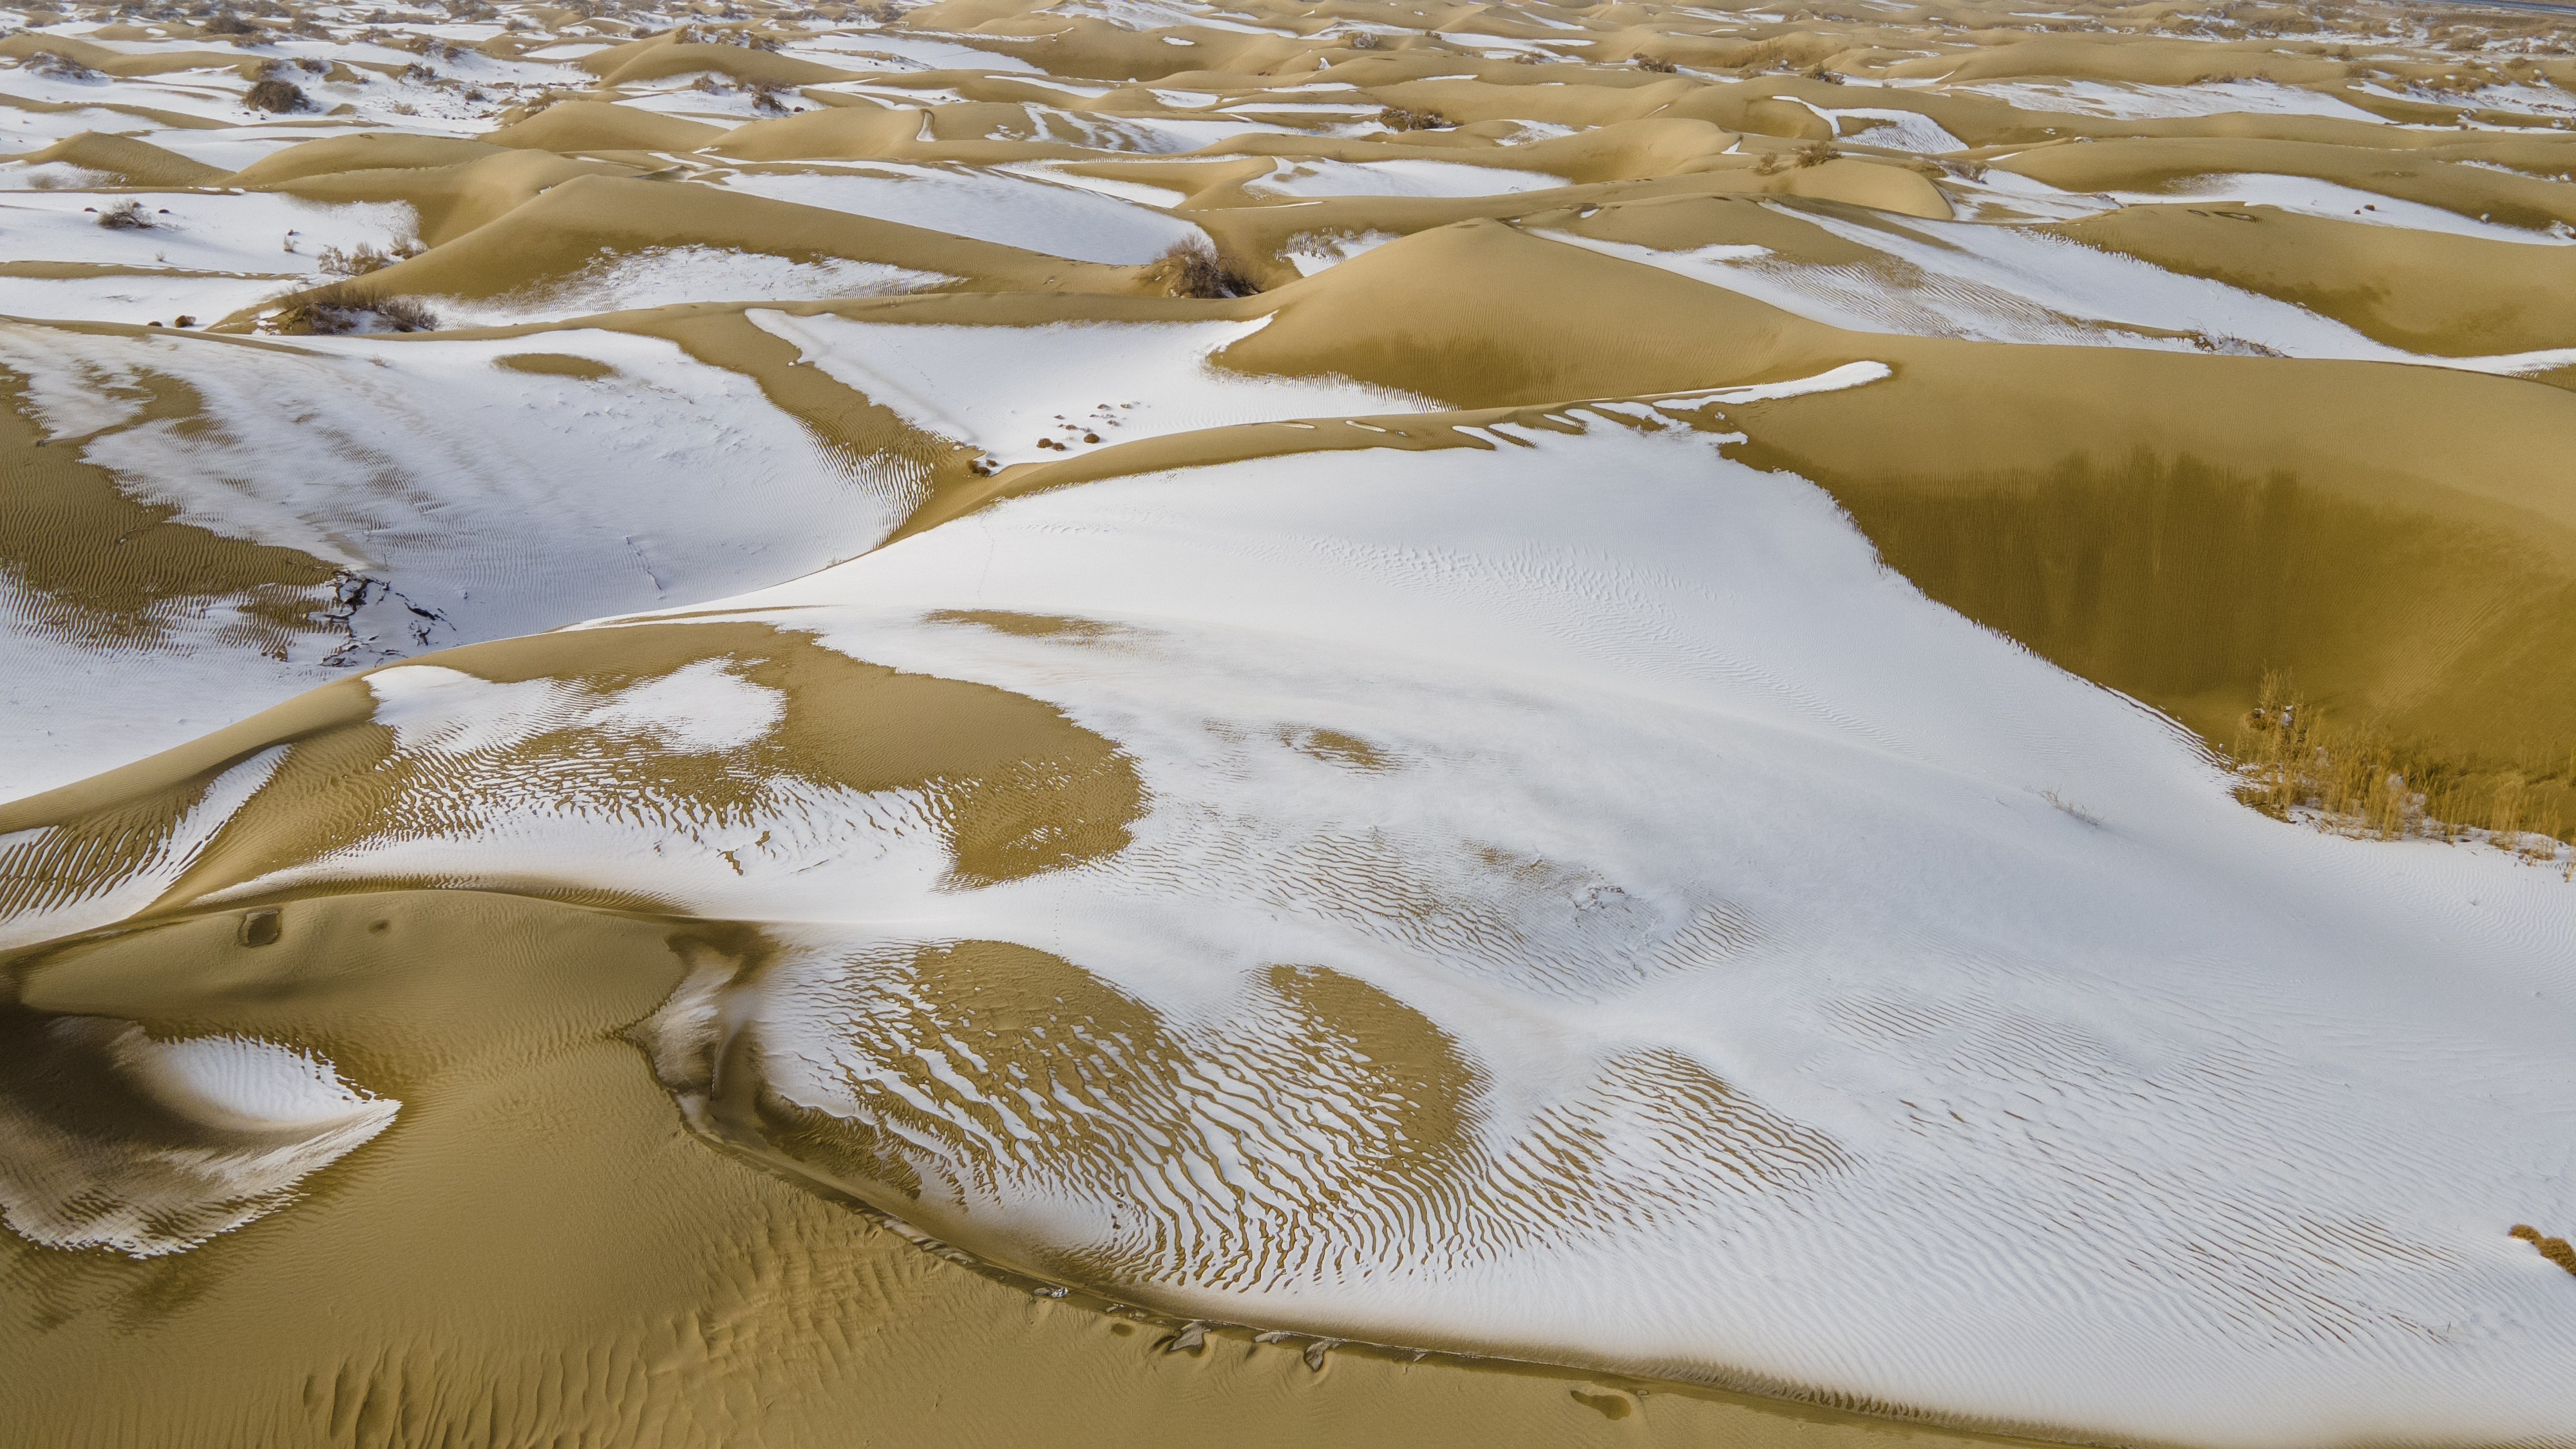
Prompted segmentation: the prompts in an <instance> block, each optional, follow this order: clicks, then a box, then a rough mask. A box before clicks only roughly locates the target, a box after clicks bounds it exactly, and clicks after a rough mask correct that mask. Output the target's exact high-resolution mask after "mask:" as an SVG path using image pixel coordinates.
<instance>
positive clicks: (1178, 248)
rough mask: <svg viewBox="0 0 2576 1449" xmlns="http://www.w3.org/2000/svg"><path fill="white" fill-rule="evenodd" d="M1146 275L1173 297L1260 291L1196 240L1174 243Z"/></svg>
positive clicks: (1232, 294) (1241, 293)
mask: <svg viewBox="0 0 2576 1449" xmlns="http://www.w3.org/2000/svg"><path fill="white" fill-rule="evenodd" d="M1145 275H1146V276H1147V277H1148V278H1150V279H1152V280H1155V281H1159V282H1161V283H1162V284H1163V285H1164V286H1165V287H1166V288H1167V289H1168V290H1169V291H1170V294H1171V295H1172V296H1175V297H1206V298H1222V297H1249V296H1251V295H1252V294H1253V293H1255V292H1258V291H1260V290H1261V289H1260V288H1259V287H1256V286H1254V285H1253V284H1252V283H1251V282H1250V281H1248V280H1246V279H1245V278H1244V277H1243V276H1242V275H1241V274H1240V273H1238V272H1236V271H1235V270H1234V269H1233V268H1231V267H1228V266H1227V265H1226V264H1225V263H1224V261H1223V260H1221V259H1220V258H1219V257H1218V256H1217V254H1216V253H1214V252H1212V251H1209V250H1208V249H1207V248H1206V247H1204V246H1202V245H1199V244H1197V243H1195V242H1174V243H1172V245H1171V247H1170V248H1169V249H1168V250H1166V251H1165V252H1164V253H1163V254H1162V255H1161V256H1159V257H1156V258H1155V259H1154V262H1153V265H1152V266H1151V267H1149V268H1147V269H1146V273H1145Z"/></svg>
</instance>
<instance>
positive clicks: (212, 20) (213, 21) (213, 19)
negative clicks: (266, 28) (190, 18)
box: [197, 10, 259, 35]
mask: <svg viewBox="0 0 2576 1449" xmlns="http://www.w3.org/2000/svg"><path fill="white" fill-rule="evenodd" d="M197 28H198V29H199V30H201V31H203V32H205V33H206V34H208V35H256V34H258V33H259V27H258V26H256V25H253V24H251V23H250V22H249V21H247V20H244V19H242V18H241V17H240V16H238V15H235V14H234V13H232V12H231V11H229V10H218V11H216V12H215V13H214V14H213V15H211V16H209V17H207V19H206V22H205V23H204V24H203V25H200V26H199V27H197Z"/></svg>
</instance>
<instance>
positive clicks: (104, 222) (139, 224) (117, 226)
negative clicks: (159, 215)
mask: <svg viewBox="0 0 2576 1449" xmlns="http://www.w3.org/2000/svg"><path fill="white" fill-rule="evenodd" d="M98 224H99V225H100V226H103V227H106V228H107V229H108V230H109V231H148V230H150V229H151V227H152V214H151V213H150V212H147V211H145V210H144V209H143V203H142V202H140V201H136V200H134V199H132V198H130V197H129V198H127V199H126V200H124V201H120V202H118V203H117V204H116V205H114V206H111V207H108V208H107V209H106V210H104V211H101V212H100V213H99V214H98Z"/></svg>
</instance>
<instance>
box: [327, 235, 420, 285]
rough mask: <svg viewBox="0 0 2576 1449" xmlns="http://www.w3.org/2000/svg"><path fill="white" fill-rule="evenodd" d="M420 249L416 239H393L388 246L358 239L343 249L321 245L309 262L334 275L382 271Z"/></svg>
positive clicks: (358, 274) (407, 259)
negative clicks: (410, 240) (394, 241)
mask: <svg viewBox="0 0 2576 1449" xmlns="http://www.w3.org/2000/svg"><path fill="white" fill-rule="evenodd" d="M420 253H421V246H420V243H418V242H396V243H394V244H393V245H392V246H391V247H378V246H376V245H374V244H373V243H370V242H360V243H358V244H357V245H356V246H354V247H351V248H349V249H348V250H347V251H342V250H340V249H339V248H338V247H324V248H323V249H322V250H321V251H319V252H316V253H314V256H313V264H314V265H315V266H317V267H320V268H321V269H322V270H324V271H326V272H329V273H330V274H331V275H332V276H335V277H363V276H365V275H366V274H368V273H369V272H380V271H383V270H384V269H385V268H387V267H390V266H392V265H393V264H394V263H396V262H401V261H409V260H410V259H411V258H413V257H416V256H419V255H420Z"/></svg>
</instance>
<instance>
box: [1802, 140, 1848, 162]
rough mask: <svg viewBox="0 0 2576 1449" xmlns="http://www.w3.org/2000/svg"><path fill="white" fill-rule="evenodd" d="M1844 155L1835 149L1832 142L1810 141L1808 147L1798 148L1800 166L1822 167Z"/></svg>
mask: <svg viewBox="0 0 2576 1449" xmlns="http://www.w3.org/2000/svg"><path fill="white" fill-rule="evenodd" d="M1842 154H1843V153H1842V152H1840V151H1838V150H1835V149H1834V144H1833V143H1832V142H1831V141H1810V142H1808V143H1807V144H1806V145H1804V146H1801V147H1799V148H1798V164H1799V165H1800V166H1822V165H1824V164H1825V163H1826V162H1828V161H1831V160H1834V159H1835V158H1837V157H1839V156H1841V155H1842Z"/></svg>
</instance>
